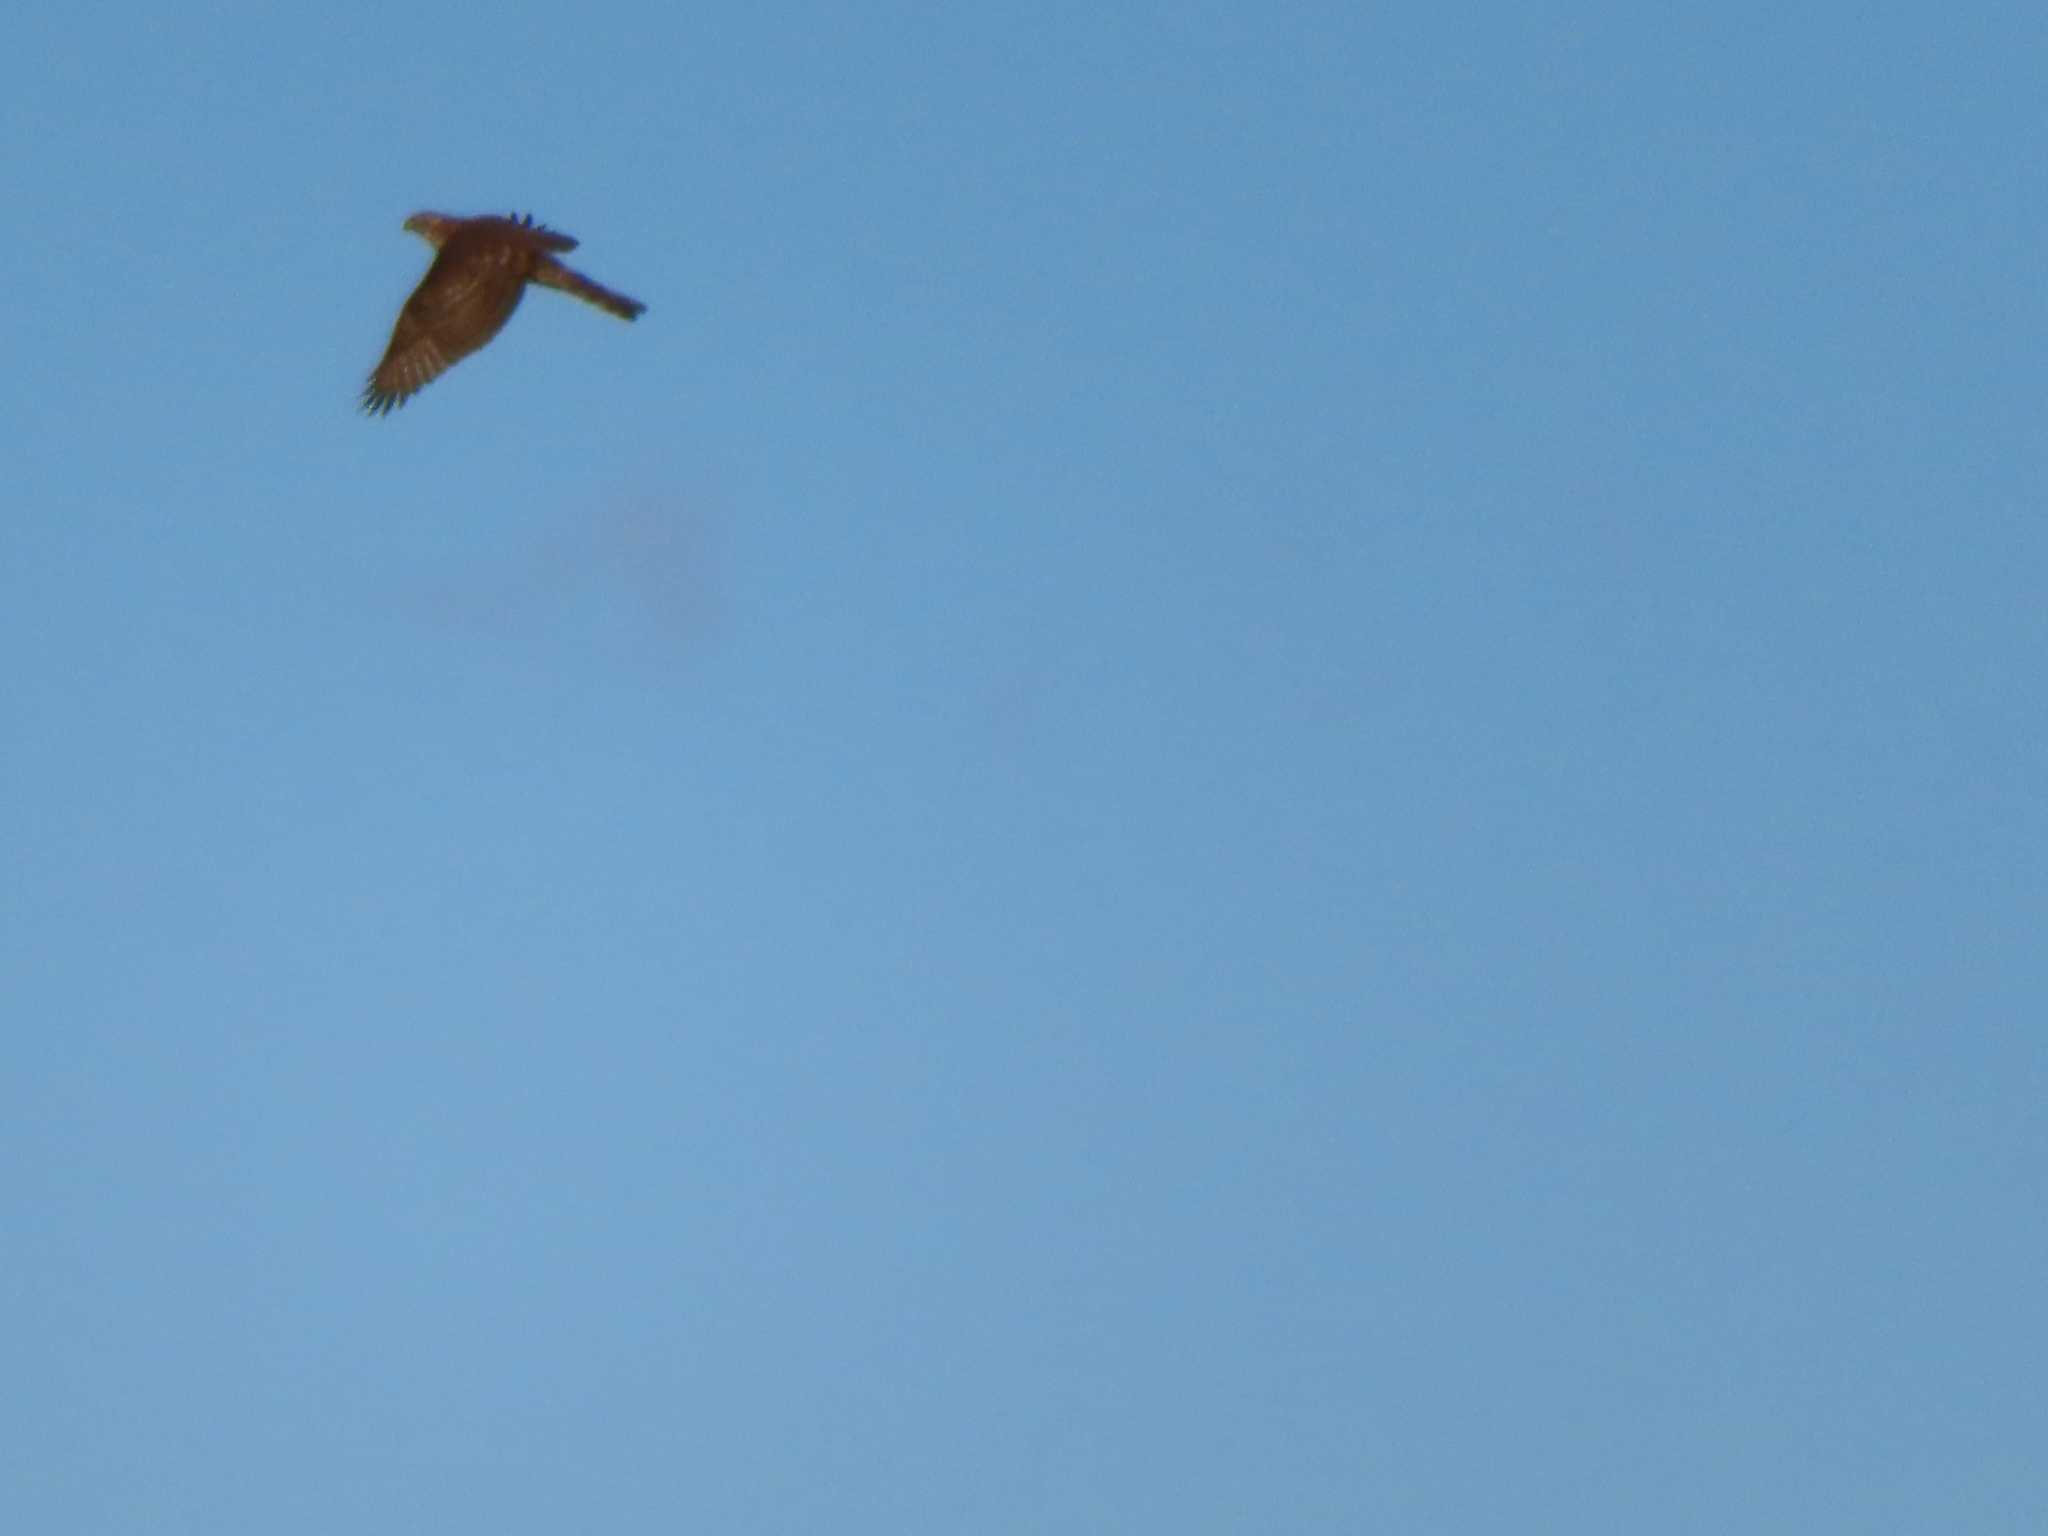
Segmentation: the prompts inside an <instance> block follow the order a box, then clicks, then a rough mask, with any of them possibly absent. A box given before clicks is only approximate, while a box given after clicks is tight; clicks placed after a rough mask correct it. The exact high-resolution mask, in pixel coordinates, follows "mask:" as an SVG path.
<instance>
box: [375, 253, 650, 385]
mask: <svg viewBox="0 0 2048 1536" xmlns="http://www.w3.org/2000/svg"><path fill="white" fill-rule="evenodd" d="M405 227H406V228H407V229H409V230H411V231H412V232H413V233H414V234H416V235H418V236H419V237H420V238H421V239H423V240H425V241H426V242H427V243H428V244H429V245H431V246H433V247H434V249H435V251H436V252H437V253H438V254H437V255H436V256H435V257H434V264H433V265H432V266H431V267H429V268H427V275H426V276H425V277H423V278H421V279H420V285H419V287H417V288H415V289H414V290H413V292H412V297H411V298H409V299H407V300H406V301H405V308H403V309H401V310H400V311H399V312H398V324H397V325H396V326H395V327H394V328H393V329H392V332H391V345H390V346H389V347H388V348H386V349H385V352H384V361H383V362H381V363H379V364H378V365H377V368H376V371H375V372H374V373H372V374H371V375H370V383H369V387H368V388H366V389H365V390H364V391H363V409H364V410H365V411H367V412H369V413H370V414H371V415H372V416H384V415H388V414H389V413H390V412H391V409H392V408H393V407H394V406H400V405H403V404H405V402H406V401H407V400H409V399H411V398H412V396H413V395H415V394H417V393H418V392H419V391H420V390H422V389H424V388H426V387H427V385H428V384H430V383H431V382H433V381H434V380H435V379H437V378H439V377H440V376H441V375H442V374H443V373H446V372H447V371H448V370H449V369H450V368H453V367H454V366H455V365H456V364H457V363H459V362H461V361H462V360H463V359H464V358H465V357H467V356H469V354H470V353H472V352H474V351H475V350H476V349H477V348H478V347H481V346H482V345H483V344H484V343H485V342H487V341H489V340H490V339H491V338H492V337H493V336H495V335H497V334H498V332H499V331H500V330H502V329H503V328H504V325H505V322H506V321H507V320H509V319H511V318H512V311H513V310H515V309H517V308H518V307H519V300H520V298H521V297H522V296H523V295H524V294H525V292H526V285H527V284H528V283H539V284H540V285H541V286H542V287H543V288H559V289H561V290H562V292H564V293H573V294H575V295H576V297H577V298H579V299H584V300H587V301H588V302H590V303H592V304H595V305H596V306H597V307H598V308H599V309H605V310H609V311H611V313H613V314H615V315H617V316H618V317H619V318H620V319H621V320H631V319H634V318H636V317H637V316H638V315H639V314H640V313H641V311H642V310H644V309H646V308H647V306H646V305H645V304H642V303H641V302H640V301H639V300H637V299H629V298H627V297H626V296H625V295H624V294H622V293H613V292H612V291H611V289H609V288H603V287H600V286H599V285H598V284H596V283H593V282H592V281H591V280H590V279H589V278H587V277H585V276H584V275H583V274H582V273H581V272H576V271H572V270H571V269H570V268H568V267H565V266H563V265H562V263H560V262H559V261H557V260H555V255H554V253H556V252H558V251H573V250H575V249H576V242H575V241H574V240H572V239H570V238H569V237H568V236H567V235H562V234H557V233H556V232H555V231H554V230H552V229H549V228H548V227H547V226H546V225H544V224H536V223H534V222H533V216H532V215H531V214H528V215H526V216H525V217H523V218H506V219H500V218H495V217H490V216H486V217H484V218H478V219H459V218H456V217H454V216H453V215H451V214H446V213H416V214H414V215H413V216H412V217H411V218H409V219H407V220H406V221H405Z"/></svg>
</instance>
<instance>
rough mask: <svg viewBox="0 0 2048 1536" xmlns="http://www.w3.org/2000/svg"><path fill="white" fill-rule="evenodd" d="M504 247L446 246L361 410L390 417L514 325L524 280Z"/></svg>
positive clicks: (404, 315) (410, 302) (403, 314)
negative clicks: (506, 328)
mask: <svg viewBox="0 0 2048 1536" xmlns="http://www.w3.org/2000/svg"><path fill="white" fill-rule="evenodd" d="M515 256H516V253H515V252H514V251H512V250H510V249H509V248H507V247H505V246H502V245H500V246H498V247H496V248H490V247H480V246H478V245H476V244H473V243H471V242H467V241H457V240H451V241H449V242H448V243H447V244H446V245H444V246H443V247H442V248H441V252H440V254H439V255H438V256H436V257H435V258H434V264H433V265H432V266H431V267H429V268H428V269H427V275H426V276H425V277H424V278H422V279H420V285H419V287H417V288H415V289H414V290H413V294H412V297H411V298H409V299H407V300H406V301H405V308H404V309H402V310H400V311H399V312H398V324H397V325H396V326H395V327H393V328H392V332H391V345H390V346H389V347H387V348H386V349H385V351H384V360H383V361H382V362H381V363H379V364H378V365H377V367H376V369H375V371H374V372H372V373H371V375H370V382H369V385H368V387H367V388H365V389H364V390H363V409H364V410H366V411H368V412H370V413H371V414H372V415H376V416H382V415H386V414H388V413H389V412H390V411H391V410H392V409H393V408H394V407H397V406H400V405H403V404H404V403H405V402H406V401H407V400H408V399H410V398H411V397H412V396H413V395H415V394H417V393H418V392H419V391H420V390H422V389H424V388H426V386H427V385H428V384H430V383H432V382H433V381H434V380H435V379H437V378H439V377H440V376H441V375H442V374H444V373H446V372H447V371H448V370H449V369H450V368H453V367H454V366H455V365H456V364H457V363H459V362H461V361H462V359H464V358H465V357H467V356H469V354H470V353H472V352H474V351H476V349H477V348H479V347H481V346H482V345H483V344H484V343H485V342H487V341H489V340H490V339H491V338H492V337H493V336H495V335H497V334H498V332H499V331H501V330H502V329H504V326H505V322H506V321H507V320H509V319H511V318H512V311H513V310H515V309H517V308H518V307H519V299H520V295H521V294H522V293H524V292H525V289H526V275H525V272H524V271H523V270H522V267H521V264H520V263H519V262H518V261H517V260H516V259H515Z"/></svg>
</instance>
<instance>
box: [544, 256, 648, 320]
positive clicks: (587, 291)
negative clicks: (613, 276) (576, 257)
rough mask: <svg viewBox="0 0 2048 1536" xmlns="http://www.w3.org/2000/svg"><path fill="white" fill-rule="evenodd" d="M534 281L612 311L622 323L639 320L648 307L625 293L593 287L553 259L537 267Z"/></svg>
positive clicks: (580, 275) (548, 259)
mask: <svg viewBox="0 0 2048 1536" xmlns="http://www.w3.org/2000/svg"><path fill="white" fill-rule="evenodd" d="M532 280H533V281H534V282H536V283H539V284H540V285H541V286H542V287H543V288H559V289H561V290H562V292H564V293H573V294H575V295H576V297H577V298H579V299H582V300H583V301H584V302H585V303H587V304H595V305H596V306H597V307H598V308H599V309H603V310H609V311H610V312H611V313H612V314H615V315H617V316H618V317H619V318H620V319H621V320H637V319H638V318H639V317H640V315H641V314H642V312H643V311H645V310H646V308H647V306H646V305H645V304H642V303H641V302H640V301H639V300H638V299H629V298H627V297H626V296H625V295H624V294H623V293H613V292H612V291H611V289H609V288H606V287H603V286H602V285H600V284H598V283H593V282H592V281H591V280H590V279H589V278H587V277H585V276H584V275H583V274H582V273H581V272H578V271H576V270H575V269H574V268H573V267H565V266H563V265H562V264H561V263H560V262H559V261H556V260H555V259H554V258H553V257H551V256H543V257H542V258H541V259H540V260H539V261H537V262H535V263H534V268H533V278H532Z"/></svg>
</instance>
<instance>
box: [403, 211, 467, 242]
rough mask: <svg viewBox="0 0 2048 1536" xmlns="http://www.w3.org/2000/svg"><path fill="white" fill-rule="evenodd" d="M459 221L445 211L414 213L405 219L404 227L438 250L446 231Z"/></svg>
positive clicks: (444, 238)
mask: <svg viewBox="0 0 2048 1536" xmlns="http://www.w3.org/2000/svg"><path fill="white" fill-rule="evenodd" d="M460 222H462V221H461V220H459V219H456V218H452V217H450V216H449V215H448V214H445V213H416V214H414V215H413V216H412V217H411V218H409V219H407V220H406V221H405V227H406V228H407V229H408V230H410V231H411V232H412V233H413V234H415V235H418V236H419V237H420V238H421V239H422V240H424V241H426V242H427V244H429V245H431V246H432V247H433V248H434V249H435V250H437V251H438V250H439V249H440V248H441V242H442V241H443V240H446V239H447V238H448V231H449V230H450V229H452V228H453V227H454V226H455V225H457V224H459V223H460Z"/></svg>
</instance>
